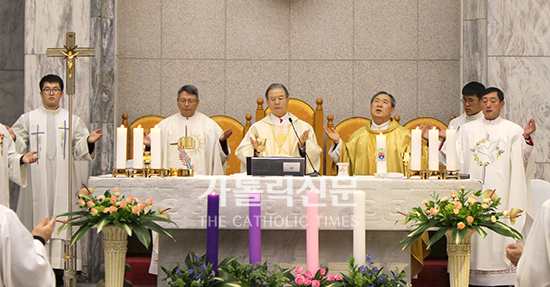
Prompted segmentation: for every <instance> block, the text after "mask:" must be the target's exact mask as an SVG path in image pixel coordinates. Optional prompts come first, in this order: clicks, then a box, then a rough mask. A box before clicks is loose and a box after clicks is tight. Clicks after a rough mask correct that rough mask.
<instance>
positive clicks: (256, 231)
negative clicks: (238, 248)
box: [248, 192, 262, 264]
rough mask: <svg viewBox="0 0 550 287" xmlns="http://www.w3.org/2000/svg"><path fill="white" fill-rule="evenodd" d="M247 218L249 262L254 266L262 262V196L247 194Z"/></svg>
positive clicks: (253, 193) (259, 194)
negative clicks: (248, 221) (248, 224)
mask: <svg viewBox="0 0 550 287" xmlns="http://www.w3.org/2000/svg"><path fill="white" fill-rule="evenodd" d="M249 198H250V201H249V205H248V218H249V219H250V226H249V227H248V248H249V253H250V254H249V262H250V264H256V263H258V262H261V261H262V220H261V216H262V214H261V213H262V194H261V193H256V192H251V193H250V194H249Z"/></svg>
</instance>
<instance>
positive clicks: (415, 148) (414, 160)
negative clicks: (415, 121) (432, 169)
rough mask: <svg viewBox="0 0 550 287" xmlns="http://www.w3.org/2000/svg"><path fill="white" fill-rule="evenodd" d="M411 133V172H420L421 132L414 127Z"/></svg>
mask: <svg viewBox="0 0 550 287" xmlns="http://www.w3.org/2000/svg"><path fill="white" fill-rule="evenodd" d="M411 132H412V135H411V170H421V169H422V168H421V160H422V159H421V156H422V130H420V129H419V128H418V127H416V129H414V130H412V131H411Z"/></svg>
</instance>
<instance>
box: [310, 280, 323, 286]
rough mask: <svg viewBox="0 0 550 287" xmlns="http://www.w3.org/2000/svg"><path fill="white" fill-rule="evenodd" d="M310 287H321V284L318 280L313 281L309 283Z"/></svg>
mask: <svg viewBox="0 0 550 287" xmlns="http://www.w3.org/2000/svg"><path fill="white" fill-rule="evenodd" d="M311 286H313V287H321V282H319V280H313V281H311Z"/></svg>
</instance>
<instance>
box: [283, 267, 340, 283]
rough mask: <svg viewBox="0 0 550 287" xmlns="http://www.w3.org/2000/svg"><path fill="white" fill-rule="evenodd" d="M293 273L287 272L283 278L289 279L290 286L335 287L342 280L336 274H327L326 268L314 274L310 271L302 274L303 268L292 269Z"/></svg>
mask: <svg viewBox="0 0 550 287" xmlns="http://www.w3.org/2000/svg"><path fill="white" fill-rule="evenodd" d="M294 273H296V276H294V275H292V273H290V272H288V273H286V274H285V276H286V277H287V278H288V279H289V281H290V282H289V283H290V286H294V287H298V286H312V287H336V286H339V285H337V284H338V281H339V280H340V279H342V278H341V277H340V275H338V274H328V268H326V267H321V268H319V269H317V271H316V272H315V273H313V272H312V271H310V270H307V271H306V272H304V268H302V267H296V268H294Z"/></svg>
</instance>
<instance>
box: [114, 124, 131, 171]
mask: <svg viewBox="0 0 550 287" xmlns="http://www.w3.org/2000/svg"><path fill="white" fill-rule="evenodd" d="M127 144H128V129H127V128H125V127H124V126H123V125H121V126H120V127H118V128H116V160H115V168H120V169H124V168H126V145H127Z"/></svg>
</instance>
